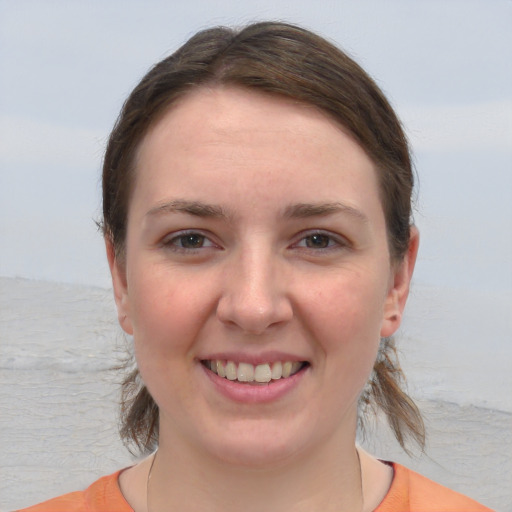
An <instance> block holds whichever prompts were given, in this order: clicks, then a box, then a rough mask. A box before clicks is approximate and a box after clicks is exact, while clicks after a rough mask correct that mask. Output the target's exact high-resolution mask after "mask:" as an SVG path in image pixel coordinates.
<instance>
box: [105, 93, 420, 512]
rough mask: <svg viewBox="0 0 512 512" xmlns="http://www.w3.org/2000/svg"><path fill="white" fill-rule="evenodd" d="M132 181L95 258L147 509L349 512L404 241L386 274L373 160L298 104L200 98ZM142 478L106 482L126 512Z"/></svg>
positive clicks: (165, 122)
mask: <svg viewBox="0 0 512 512" xmlns="http://www.w3.org/2000/svg"><path fill="white" fill-rule="evenodd" d="M136 169H137V178H136V183H135V187H134V192H133V195H132V197H131V201H130V206H129V212H128V224H127V238H126V257H125V261H123V262H119V261H117V260H116V258H115V256H114V251H113V248H112V246H111V245H110V243H109V242H108V241H107V253H108V256H109V262H110V266H111V271H112V276H113V283H114V291H115V297H116V302H117V306H118V312H119V319H120V323H121V326H122V327H123V329H124V330H125V331H126V332H127V333H128V334H133V337H134V343H135V353H136V358H137V362H138V366H139V369H140V373H141V376H142V378H143V380H144V382H145V384H146V386H147V387H148V389H149V391H150V393H151V395H152V396H153V398H154V399H155V401H156V403H157V404H158V406H159V410H160V442H159V451H158V457H157V460H156V463H155V465H154V468H153V474H152V479H151V508H152V510H177V509H178V507H179V509H180V510H187V511H188V510H190V511H192V510H194V511H195V510H198V511H199V510H212V511H217V510H219V511H220V510H223V511H226V510H228V511H229V510H240V508H241V507H243V508H244V510H248V511H249V512H251V511H253V510H254V511H256V510H262V509H263V508H265V509H269V508H270V509H273V510H277V509H282V510H290V511H313V510H324V511H330V510H337V511H343V510H359V509H360V508H361V488H360V474H359V463H358V459H357V453H356V450H355V445H354V443H355V431H356V421H357V401H358V397H359V394H360V392H361V390H362V388H363V386H364V384H365V382H366V380H367V378H368V376H369V374H370V372H371V369H372V367H373V363H374V360H375V357H376V354H377V350H378V345H379V340H380V338H381V336H383V337H386V336H390V335H391V334H392V333H393V332H395V331H396V329H397V328H398V326H399V323H400V318H401V314H402V311H403V308H404V305H405V301H406V298H407V293H408V287H409V282H410V278H411V275H412V270H413V267H414V261H415V256H416V250H417V243H418V237H417V233H416V231H413V236H412V241H411V246H410V250H409V251H408V253H407V254H406V256H405V258H404V260H403V262H401V263H400V264H398V263H392V262H391V259H390V254H389V248H388V242H387V235H386V225H385V218H384V214H383V210H382V205H381V201H380V198H379V189H378V183H377V176H376V171H375V167H374V165H373V163H372V161H371V160H370V159H369V158H368V156H367V155H366V154H365V152H364V151H363V150H362V149H361V148H360V146H359V145H358V144H357V143H356V142H355V141H354V140H353V139H352V138H351V137H350V136H348V135H347V134H346V133H345V132H344V131H343V130H342V129H341V128H340V126H339V125H338V124H336V123H335V122H333V121H332V120H330V119H329V118H328V117H327V116H326V115H324V114H323V113H320V112H318V111H317V110H316V109H314V108H312V107H308V106H303V105H297V104H296V103H294V102H291V101H287V100H283V99H280V98H274V97H272V96H269V95H262V94H259V93H255V92H251V91H247V90H244V89H238V88H213V89H205V88H203V89H200V90H198V91H195V92H193V93H190V94H189V95H188V96H187V97H186V98H185V99H183V100H182V101H181V102H180V103H179V104H177V105H175V106H173V108H172V109H171V110H170V111H169V112H168V113H166V114H165V115H164V117H163V118H162V119H161V120H159V121H158V123H156V125H155V126H154V127H153V128H152V129H151V130H150V131H149V132H148V134H147V135H146V137H145V139H144V140H143V143H142V145H141V147H140V148H139V152H138V155H137V165H136ZM217 361H219V362H218V363H217ZM219 365H220V368H219ZM228 366H229V367H230V368H231V369H232V368H233V367H234V368H235V375H234V376H233V375H231V377H228V378H226V376H225V374H226V373H229V371H230V368H228ZM286 366H288V370H289V369H290V366H291V367H292V370H291V372H292V375H290V376H288V373H289V372H288V373H287V372H286V370H284V373H281V374H280V373H279V370H276V371H277V373H278V375H274V377H275V379H274V378H271V377H270V376H269V375H270V373H269V372H270V371H274V369H275V368H277V367H279V368H281V367H282V368H284V367H286ZM212 370H213V371H212ZM236 371H238V373H236ZM254 371H256V374H257V375H258V379H257V380H260V381H262V382H261V383H256V382H240V381H242V380H244V379H247V378H249V380H251V379H252V378H254V376H252V372H254ZM247 373H248V374H250V376H249V377H247V376H246V374H247ZM279 377H280V378H279ZM232 379H234V380H232ZM361 466H362V475H363V490H364V506H365V510H373V509H374V508H375V507H376V506H377V505H378V503H379V502H380V501H381V500H382V498H383V497H384V496H385V494H386V492H387V489H388V488H389V485H390V482H391V479H392V470H391V469H390V468H389V467H388V466H386V465H384V464H382V463H380V462H378V461H377V460H375V459H373V458H372V457H371V456H369V455H368V454H366V453H364V452H361ZM148 470H149V460H146V461H144V462H142V463H141V464H140V465H138V466H134V467H133V468H131V469H129V470H127V471H125V472H123V473H122V475H121V478H120V485H121V489H122V491H123V493H124V495H125V497H126V499H127V501H128V502H129V503H130V504H131V505H132V506H133V507H134V509H135V510H137V511H140V512H142V511H144V510H147V504H146V496H145V483H146V479H147V474H148ZM227 496H228V497H229V499H226V497H227Z"/></svg>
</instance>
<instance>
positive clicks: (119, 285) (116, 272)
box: [105, 236, 133, 334]
mask: <svg viewBox="0 0 512 512" xmlns="http://www.w3.org/2000/svg"><path fill="white" fill-rule="evenodd" d="M105 248H106V252H107V259H108V265H109V267H110V275H111V276H112V287H113V289H114V299H115V301H116V307H117V318H118V321H119V325H120V326H121V327H122V329H123V331H124V332H126V334H133V326H132V322H131V318H130V308H129V299H128V286H127V282H126V269H125V266H124V265H122V264H121V263H120V262H119V260H118V258H117V257H116V251H115V248H114V244H113V242H112V240H111V239H110V237H108V236H105Z"/></svg>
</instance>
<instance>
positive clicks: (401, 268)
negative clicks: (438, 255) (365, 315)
mask: <svg viewBox="0 0 512 512" xmlns="http://www.w3.org/2000/svg"><path fill="white" fill-rule="evenodd" d="M419 242H420V234H419V231H418V229H417V228H416V226H411V233H410V240H409V248H408V249H407V253H406V254H405V256H404V258H403V260H402V261H401V262H400V263H399V264H397V265H396V267H395V269H394V270H393V272H392V275H391V280H390V284H389V290H388V295H387V297H386V302H385V304H384V317H383V321H382V326H381V330H380V336H381V338H388V337H389V336H392V335H393V334H394V333H395V332H396V330H397V329H398V328H399V327H400V324H401V322H402V314H403V311H404V308H405V303H406V302H407V297H408V295H409V287H410V283H411V278H412V273H413V271H414V265H415V263H416V256H417V254H418V247H419Z"/></svg>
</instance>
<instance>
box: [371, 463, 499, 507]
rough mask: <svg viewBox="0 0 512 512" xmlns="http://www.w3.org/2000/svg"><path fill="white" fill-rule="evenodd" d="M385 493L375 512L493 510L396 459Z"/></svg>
mask: <svg viewBox="0 0 512 512" xmlns="http://www.w3.org/2000/svg"><path fill="white" fill-rule="evenodd" d="M391 465H392V467H393V470H394V477H393V482H392V484H391V487H390V489H389V492H388V494H387V495H386V497H385V498H384V500H383V501H382V503H381V504H380V505H379V506H378V507H377V509H376V511H375V512H492V510H491V509H490V508H487V507H485V506H484V505H481V504H480V503H477V502H476V501H474V500H472V499H471V498H468V497H467V496H464V495H462V494H460V493H458V492H455V491H452V490H451V489H448V488H447V487H444V486H442V485H440V484H437V483H435V482H433V481H432V480H429V479H428V478H426V477H424V476H422V475H420V474H418V473H416V472H414V471H411V470H410V469H408V468H406V467H404V466H402V465H400V464H396V463H392V464H391Z"/></svg>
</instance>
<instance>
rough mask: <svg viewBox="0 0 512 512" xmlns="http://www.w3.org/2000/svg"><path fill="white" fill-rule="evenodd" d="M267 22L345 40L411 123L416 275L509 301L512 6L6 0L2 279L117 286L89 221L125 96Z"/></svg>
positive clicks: (1, 46)
mask: <svg viewBox="0 0 512 512" xmlns="http://www.w3.org/2000/svg"><path fill="white" fill-rule="evenodd" d="M269 18H272V19H282V20H287V21H291V22H296V23H300V24H303V25H305V26H307V27H309V28H312V29H313V30H316V31H318V32H320V33H322V34H323V35H325V36H327V37H329V38H331V39H333V40H334V41H335V42H336V43H337V44H339V45H340V46H342V47H343V48H344V49H346V50H347V51H348V52H349V53H350V54H351V55H352V56H354V57H355V58H356V59H357V60H358V61H359V62H360V63H361V64H362V65H363V66H364V67H365V68H366V69H367V70H368V71H369V72H370V74H372V75H373V76H374V77H375V78H376V80H377V82H378V83H379V84H380V85H381V87H382V88H383V89H384V91H385V92H386V93H387V94H388V95H389V97H390V99H391V101H392V103H393V104H394V105H395V107H396V109H397V111H398V113H399V115H400V116H401V118H402V119H403V121H404V124H405V125H406V128H407V132H408V134H409V137H410V139H411V141H412V144H413V148H414V151H415V160H416V167H417V170H418V173H419V176H420V187H419V201H418V207H419V211H418V213H417V214H416V220H417V223H418V225H419V227H420V230H421V233H422V245H421V250H420V259H419V263H418V267H417V276H416V279H417V281H418V282H421V283H428V284H432V285H434V286H447V287H455V288H462V289H465V288H472V289H474V288H477V289H483V290H491V291H492V290H499V291H500V293H501V292H506V293H509V294H511V293H512V66H511V64H510V63H511V62H512V31H511V30H510V27H512V2H511V1H510V0H480V1H472V0H461V1H451V0H443V1H441V0H416V1H414V2H413V1H410V0H390V1H382V0H375V1H364V0H363V1H355V0H354V1H340V0H331V1H318V2H313V1H312V0H308V1H298V0H293V1H285V0H272V1H270V0H269V1H263V0H260V1H258V0H254V1H251V2H240V1H231V0H223V1H216V2H208V1H206V0H189V1H187V2H172V1H169V0H168V1H156V0H153V1H146V2H141V1H118V0H109V1H99V0H97V1H82V2H69V1H67V0H60V1H50V0H43V1H41V0H33V1H27V0H17V1H9V0H0V240H1V252H0V275H4V276H23V277H29V278H41V279H47V280H55V281H66V282H75V283H83V284H93V285H100V286H108V272H107V266H106V263H105V259H104V256H103V247H102V241H101V237H100V236H99V234H98V233H97V232H96V230H95V226H94V223H93V218H95V217H97V216H98V212H99V204H100V190H99V185H98V184H99V173H100V167H101V156H102V153H103V149H104V141H105V139H106V137H107V135H108V132H109V130H110V128H111V127H112V124H113V122H114V120H115V118H116V116H117V113H118V110H119V108H120V106H121V104H122V102H123V100H124V99H125V97H126V95H127V94H128V93H129V91H130V89H131V88H132V87H133V86H134V85H135V84H136V82H137V81H138V80H139V79H140V78H141V76H142V75H143V74H144V72H145V71H146V70H147V69H148V68H149V66H151V65H152V64H153V63H154V62H156V61H157V60H158V59H160V58H161V57H163V56H164V55H167V54H168V53H170V52H171V51H173V50H174V49H176V48H177V46H178V45H179V44H181V43H182V42H184V41H185V40H186V38H187V37H189V36H190V35H191V34H192V33H194V32H195V31H197V30H198V29H200V28H204V27H206V26H210V25H212V24H229V25H233V24H243V23H246V22H249V21H253V20H256V19H269Z"/></svg>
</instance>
